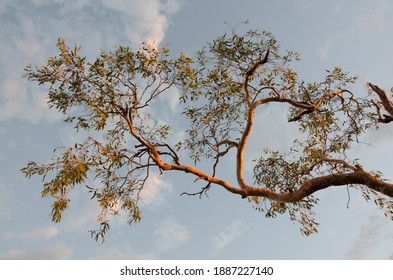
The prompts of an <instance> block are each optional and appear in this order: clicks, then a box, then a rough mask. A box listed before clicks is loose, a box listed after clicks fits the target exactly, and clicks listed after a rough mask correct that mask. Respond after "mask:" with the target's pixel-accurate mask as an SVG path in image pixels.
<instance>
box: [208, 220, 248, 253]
mask: <svg viewBox="0 0 393 280" xmlns="http://www.w3.org/2000/svg"><path fill="white" fill-rule="evenodd" d="M245 231H246V229H245V226H244V223H243V221H242V220H235V221H233V222H232V223H231V224H230V225H229V226H227V227H225V228H224V229H223V230H222V231H219V232H218V233H217V234H216V235H215V236H214V237H213V238H212V244H213V248H214V251H213V254H216V253H218V252H219V251H221V250H223V249H224V248H225V247H226V246H228V245H229V244H230V243H231V242H233V241H234V240H235V239H236V238H238V237H239V236H241V235H242V234H243V233H244V232H245Z"/></svg>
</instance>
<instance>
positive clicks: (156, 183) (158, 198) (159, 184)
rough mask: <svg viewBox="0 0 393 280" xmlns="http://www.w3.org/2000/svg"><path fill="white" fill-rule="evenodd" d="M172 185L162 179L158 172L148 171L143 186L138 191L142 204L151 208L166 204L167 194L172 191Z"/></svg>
mask: <svg viewBox="0 0 393 280" xmlns="http://www.w3.org/2000/svg"><path fill="white" fill-rule="evenodd" d="M172 191H173V187H172V185H171V184H170V183H168V182H166V181H164V180H163V179H162V178H161V177H160V176H159V175H158V174H156V173H150V175H149V178H148V179H147V181H146V184H145V186H144V188H143V189H142V191H141V193H140V199H141V202H142V204H143V205H145V206H147V207H151V208H157V207H161V206H163V205H165V204H167V196H168V195H169V194H170V193H172Z"/></svg>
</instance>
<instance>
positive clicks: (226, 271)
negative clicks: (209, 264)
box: [214, 266, 273, 275]
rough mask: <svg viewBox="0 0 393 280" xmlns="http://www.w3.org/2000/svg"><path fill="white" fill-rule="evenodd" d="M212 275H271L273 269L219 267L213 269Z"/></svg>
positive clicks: (266, 267)
mask: <svg viewBox="0 0 393 280" xmlns="http://www.w3.org/2000/svg"><path fill="white" fill-rule="evenodd" d="M214 275H273V267H270V266H265V267H257V266H219V267H214Z"/></svg>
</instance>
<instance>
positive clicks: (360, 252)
mask: <svg viewBox="0 0 393 280" xmlns="http://www.w3.org/2000/svg"><path fill="white" fill-rule="evenodd" d="M380 214H381V215H382V213H380ZM382 216H383V215H382ZM387 223H391V222H390V221H389V220H387V219H386V218H384V217H381V216H379V215H378V216H377V215H376V214H374V215H370V216H369V217H368V220H367V221H366V223H365V224H363V225H362V226H361V228H360V233H359V235H358V237H357V239H355V241H354V242H353V244H352V245H351V246H350V249H349V250H348V251H347V253H346V256H345V258H346V259H357V260H358V259H371V258H373V255H374V253H375V252H378V253H377V258H378V259H380V258H381V255H382V254H383V251H385V250H386V249H387V248H386V247H385V244H388V243H389V241H388V240H390V243H392V242H393V234H392V233H391V231H389V229H388V227H387ZM381 246H382V247H384V248H381ZM388 249H390V248H388ZM390 253H391V252H388V254H390ZM387 257H389V256H387Z"/></svg>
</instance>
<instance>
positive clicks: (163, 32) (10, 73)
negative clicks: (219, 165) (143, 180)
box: [0, 0, 393, 260]
mask: <svg viewBox="0 0 393 280" xmlns="http://www.w3.org/2000/svg"><path fill="white" fill-rule="evenodd" d="M392 14H393V2H392V1H389V0H374V1H366V0H340V1H339V0H321V1H312V0H292V1H289V0H286V1H284V0H281V1H260V0H241V1H235V0H225V1H224V0H213V1H212V0H198V1H196V0H195V1H192V0H162V1H161V0H75V1H71V0H0V26H1V28H0V65H1V67H0V143H1V145H0V166H1V168H0V224H1V227H0V259H338V260H342V259H393V223H392V221H390V220H388V219H386V218H385V217H384V216H383V213H382V211H380V210H379V209H377V208H376V207H375V206H374V205H373V204H372V203H370V204H368V203H366V202H365V201H364V200H363V199H362V198H361V195H360V194H359V193H358V192H356V191H354V190H351V191H350V202H349V204H348V199H349V198H348V194H347V189H346V188H345V187H343V188H334V189H328V190H324V191H321V192H319V193H318V194H317V197H318V198H319V199H320V203H319V204H318V206H317V207H316V209H315V212H316V214H317V216H316V217H317V221H318V222H320V227H319V233H318V234H315V235H313V236H311V237H305V236H303V235H301V233H300V231H299V227H298V225H297V224H292V223H291V222H290V221H289V218H288V217H287V216H282V217H278V218H277V219H275V220H272V219H266V218H265V217H264V215H263V214H262V213H259V212H257V211H255V210H254V209H253V208H252V205H251V204H250V203H248V202H247V201H246V200H242V199H240V197H238V196H235V195H232V194H230V193H228V192H226V191H224V190H222V189H220V188H218V187H215V188H213V189H211V190H210V191H209V193H208V194H209V198H202V199H199V198H197V197H187V196H180V194H181V193H182V192H183V191H189V190H190V189H191V190H192V189H193V188H195V185H193V183H192V182H193V180H194V178H189V177H187V176H182V175H173V174H170V173H169V174H164V175H162V176H159V175H158V174H152V177H151V178H150V180H149V182H148V184H147V187H148V188H147V189H146V191H144V193H143V197H142V198H143V199H142V200H143V203H142V205H141V208H142V221H141V223H139V224H137V225H134V226H131V227H130V226H128V225H127V222H126V217H123V216H120V217H117V218H115V219H114V220H112V221H111V230H110V232H109V233H108V235H107V237H106V241H105V243H104V244H99V243H97V242H95V241H94V240H93V239H92V238H91V237H90V234H89V230H90V229H94V228H95V226H96V222H95V219H96V216H97V215H98V213H99V212H98V211H99V210H98V208H97V206H96V204H95V203H94V202H92V201H91V200H90V197H89V194H88V193H87V192H86V189H84V188H83V187H81V188H79V189H75V191H74V192H73V193H72V195H71V199H72V203H71V205H70V208H69V209H68V210H67V211H66V212H65V214H64V216H63V219H62V221H61V223H59V224H54V223H52V222H51V218H50V204H51V201H50V199H42V198H41V181H40V179H39V178H35V177H33V178H31V179H30V180H27V179H26V178H24V176H23V174H22V173H21V172H20V171H19V170H20V168H22V167H23V166H24V165H26V163H27V162H28V161H29V160H35V161H39V162H46V161H48V160H50V158H51V156H52V151H53V149H54V148H56V147H58V146H65V145H72V144H73V143H75V141H78V139H79V138H78V137H81V136H79V135H76V134H75V132H74V130H73V129H72V127H71V126H69V125H67V124H65V123H63V122H62V120H61V116H60V115H59V114H58V113H57V112H56V111H55V110H50V109H48V106H47V104H46V100H45V96H46V92H45V89H44V88H40V87H37V86H36V85H35V84H33V83H31V82H28V81H27V80H26V79H25V78H23V77H22V76H23V69H24V68H25V67H26V65H28V64H30V63H31V64H33V65H43V64H44V63H45V60H46V59H47V58H48V57H50V56H53V55H56V42H57V39H58V38H59V37H62V38H65V40H66V42H67V43H68V44H69V45H73V44H77V45H82V53H84V54H85V55H86V56H88V57H89V58H91V59H93V58H94V57H96V56H97V54H98V53H99V50H100V49H105V50H113V49H114V48H115V47H116V46H117V45H128V46H131V47H133V48H137V47H138V46H139V45H140V44H141V43H142V42H148V43H151V44H155V45H156V46H164V45H165V46H166V45H167V46H169V47H170V48H171V50H172V53H173V54H178V53H180V52H184V53H185V54H187V55H193V54H194V53H195V51H197V50H198V49H200V48H202V47H203V46H204V45H205V44H206V43H207V42H209V41H211V40H213V39H214V38H216V37H217V36H219V35H221V34H223V33H225V32H227V31H228V30H230V29H231V28H232V27H233V26H236V24H238V23H240V22H243V21H245V20H249V24H248V26H249V27H250V28H254V29H259V30H267V31H270V32H272V33H273V34H274V35H275V37H276V38H277V39H278V41H279V42H280V44H281V46H282V48H283V49H288V50H295V51H297V52H299V53H300V55H301V57H302V60H301V61H300V62H298V63H296V65H294V68H295V69H296V70H297V71H298V73H299V76H300V78H302V79H304V80H306V81H310V82H311V81H318V80H321V79H322V77H323V75H324V73H325V69H332V68H333V67H334V66H337V65H339V66H342V68H343V69H344V70H346V71H350V72H351V73H352V74H353V75H355V76H358V77H359V79H358V82H357V84H356V85H355V86H354V88H353V91H356V92H358V93H359V94H360V95H365V94H366V88H365V84H366V83H367V82H372V83H375V84H377V85H379V86H380V87H382V88H385V89H387V90H389V89H390V88H391V87H392V86H393V83H392V79H391V77H392V75H393V53H392V51H391V46H392V45H393V33H392V30H393V18H392V17H391V15H392ZM164 105H165V106H167V107H168V108H170V110H167V115H165V116H163V118H165V120H168V121H173V122H180V123H179V125H181V122H182V119H181V118H179V117H178V116H180V115H181V110H180V108H179V105H178V103H177V102H176V100H173V98H172V99H171V98H168V99H167V100H166V104H164ZM256 123H258V125H259V127H258V130H257V132H255V133H253V134H252V136H251V139H250V143H249V146H248V148H247V156H248V158H250V159H251V158H252V157H253V156H256V155H257V152H258V150H259V151H260V150H262V149H263V148H264V147H266V146H268V147H275V148H280V149H285V148H287V147H288V145H289V143H290V142H291V141H292V140H293V137H295V135H296V128H294V127H293V126H291V125H289V124H287V123H286V113H285V112H283V111H282V110H278V109H277V110H276V109H274V108H270V107H269V109H266V110H261V111H258V112H257V116H256ZM392 136H393V126H390V127H389V126H383V127H381V129H379V130H378V131H370V132H368V133H367V134H366V135H364V136H363V138H362V141H363V142H364V143H369V144H365V145H361V144H359V145H358V146H356V147H355V149H354V151H353V155H354V156H355V157H356V158H360V159H361V163H362V164H363V166H364V167H365V168H367V170H380V171H382V172H383V174H384V177H385V178H388V179H389V178H390V179H393V170H392V167H391V166H392V165H391V163H390V161H389V158H388V157H386V155H387V154H390V153H391V152H392V148H391V142H390V139H391V137H392ZM261 145H262V146H261ZM229 167H230V164H229V163H228V168H229ZM224 170H225V167H224ZM246 171H247V170H246ZM248 171H250V170H248ZM227 173H228V174H231V171H227ZM347 204H348V206H349V208H347Z"/></svg>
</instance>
